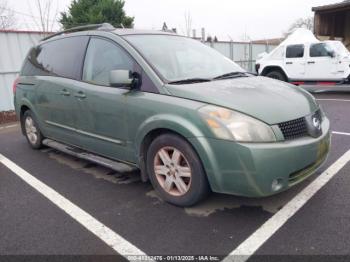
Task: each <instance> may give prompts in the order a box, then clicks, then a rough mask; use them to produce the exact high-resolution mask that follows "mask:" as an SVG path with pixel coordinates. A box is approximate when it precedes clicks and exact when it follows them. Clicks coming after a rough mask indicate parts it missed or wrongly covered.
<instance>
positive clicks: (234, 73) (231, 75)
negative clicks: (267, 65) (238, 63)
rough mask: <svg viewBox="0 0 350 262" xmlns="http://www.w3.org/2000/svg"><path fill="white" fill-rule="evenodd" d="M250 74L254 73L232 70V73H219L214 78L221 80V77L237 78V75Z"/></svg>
mask: <svg viewBox="0 0 350 262" xmlns="http://www.w3.org/2000/svg"><path fill="white" fill-rule="evenodd" d="M250 75H254V74H251V73H248V72H240V71H236V72H230V73H226V74H223V75H219V76H217V77H214V78H213V79H214V80H219V79H228V78H236V77H249V76H250Z"/></svg>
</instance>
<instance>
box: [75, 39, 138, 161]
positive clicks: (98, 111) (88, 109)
mask: <svg viewBox="0 0 350 262" xmlns="http://www.w3.org/2000/svg"><path fill="white" fill-rule="evenodd" d="M135 67H136V64H135V63H134V61H133V59H132V58H131V57H130V56H129V54H127V53H126V52H125V51H124V49H122V48H121V47H120V46H118V45H117V44H116V43H114V42H112V41H110V40H107V39H104V38H98V37H92V38H91V40H90V42H89V45H88V48H87V53H86V57H85V62H84V69H83V78H82V80H83V83H81V85H80V89H79V90H78V93H77V102H78V115H79V117H78V119H77V129H78V130H77V131H78V132H79V133H80V144H81V146H82V147H83V148H85V149H87V150H89V151H92V152H95V153H97V154H101V155H104V156H107V157H111V158H116V159H120V160H125V161H127V160H128V159H129V158H130V157H129V155H128V154H129V151H128V150H127V149H128V147H127V146H128V141H127V140H128V139H127V137H128V134H127V130H128V129H127V127H128V121H127V119H126V115H127V98H128V94H129V93H130V92H134V91H130V90H128V89H124V88H117V87H111V85H110V83H109V73H110V71H112V70H118V69H119V70H120V69H125V70H130V71H135Z"/></svg>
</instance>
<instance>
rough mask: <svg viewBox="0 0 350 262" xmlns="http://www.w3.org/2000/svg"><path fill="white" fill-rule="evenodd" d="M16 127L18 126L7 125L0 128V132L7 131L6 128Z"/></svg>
mask: <svg viewBox="0 0 350 262" xmlns="http://www.w3.org/2000/svg"><path fill="white" fill-rule="evenodd" d="M16 126H18V124H14V125H8V126H0V130H2V129H7V128H11V127H16Z"/></svg>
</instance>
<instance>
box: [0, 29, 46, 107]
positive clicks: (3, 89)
mask: <svg viewBox="0 0 350 262" xmlns="http://www.w3.org/2000/svg"><path fill="white" fill-rule="evenodd" d="M43 37H44V35H43V34H42V33H39V32H14V31H0V111H7V110H12V109H14V107H13V94H12V84H13V81H14V80H15V79H16V76H17V74H18V72H19V70H20V68H21V65H22V61H23V59H24V57H25V56H26V54H27V52H28V51H29V49H30V48H31V47H32V46H33V45H34V44H36V43H38V41H39V40H40V39H41V38H43Z"/></svg>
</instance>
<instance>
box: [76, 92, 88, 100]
mask: <svg viewBox="0 0 350 262" xmlns="http://www.w3.org/2000/svg"><path fill="white" fill-rule="evenodd" d="M74 96H75V97H77V98H80V99H84V98H86V95H85V93H84V92H82V91H79V92H78V93H75V94H74Z"/></svg>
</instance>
